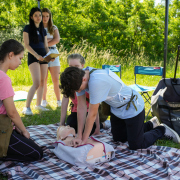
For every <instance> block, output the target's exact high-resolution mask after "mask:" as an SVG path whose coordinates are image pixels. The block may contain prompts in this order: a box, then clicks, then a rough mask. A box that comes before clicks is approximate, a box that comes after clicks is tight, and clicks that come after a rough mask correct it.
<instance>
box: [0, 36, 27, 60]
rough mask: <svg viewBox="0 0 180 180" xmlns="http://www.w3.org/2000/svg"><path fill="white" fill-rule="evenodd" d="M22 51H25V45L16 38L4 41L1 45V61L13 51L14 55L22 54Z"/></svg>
mask: <svg viewBox="0 0 180 180" xmlns="http://www.w3.org/2000/svg"><path fill="white" fill-rule="evenodd" d="M22 51H24V47H23V45H22V44H21V43H19V42H18V41H16V40H14V39H9V40H7V41H5V42H4V43H2V45H1V46H0V63H3V62H4V60H5V57H6V56H7V55H8V54H9V53H10V52H13V53H14V55H18V54H20V53H21V52H22Z"/></svg>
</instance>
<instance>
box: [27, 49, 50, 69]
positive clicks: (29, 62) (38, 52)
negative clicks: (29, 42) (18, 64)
mask: <svg viewBox="0 0 180 180" xmlns="http://www.w3.org/2000/svg"><path fill="white" fill-rule="evenodd" d="M33 50H34V51H35V52H36V53H37V54H39V55H41V56H45V55H46V50H45V48H34V49H33ZM34 62H38V63H39V64H48V62H42V61H39V60H37V59H36V58H35V57H34V56H33V55H32V54H31V53H29V52H28V66H29V65H30V64H32V63H34Z"/></svg>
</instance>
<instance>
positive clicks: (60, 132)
mask: <svg viewBox="0 0 180 180" xmlns="http://www.w3.org/2000/svg"><path fill="white" fill-rule="evenodd" d="M69 135H72V136H73V137H75V129H74V128H72V127H70V126H59V127H58V129H57V140H65V139H66V137H68V136H69Z"/></svg>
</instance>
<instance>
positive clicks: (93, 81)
mask: <svg viewBox="0 0 180 180" xmlns="http://www.w3.org/2000/svg"><path fill="white" fill-rule="evenodd" d="M92 69H94V68H91V67H87V68H86V69H85V70H89V71H91V70H92ZM85 91H87V92H89V95H90V103H91V104H98V103H101V102H102V101H105V102H106V103H107V104H109V105H110V106H111V113H113V114H114V115H115V116H117V117H119V118H121V119H127V118H132V117H135V116H137V115H138V114H139V113H140V112H141V111H142V110H143V109H144V100H143V98H142V97H141V95H140V94H139V93H138V92H136V91H134V90H133V89H131V88H130V87H128V86H126V85H125V84H124V83H123V82H122V80H121V79H120V78H119V76H117V75H116V74H115V73H113V72H112V71H111V70H109V69H98V70H95V71H94V72H93V73H91V74H90V78H89V82H88V89H85V90H83V91H81V92H80V93H76V94H77V96H81V95H83V94H84V93H85ZM132 93H133V95H137V100H136V98H135V99H134V100H133V101H134V104H135V105H136V107H137V111H136V109H135V107H134V106H133V104H132V103H131V104H130V107H129V109H128V110H126V106H127V105H124V104H126V103H127V102H129V100H130V98H131V95H132ZM122 105H124V106H122ZM120 106H122V107H121V108H118V107H120Z"/></svg>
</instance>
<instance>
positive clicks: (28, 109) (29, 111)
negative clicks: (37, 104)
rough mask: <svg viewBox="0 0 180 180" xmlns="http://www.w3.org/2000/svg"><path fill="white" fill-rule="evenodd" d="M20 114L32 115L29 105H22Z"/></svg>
mask: <svg viewBox="0 0 180 180" xmlns="http://www.w3.org/2000/svg"><path fill="white" fill-rule="evenodd" d="M22 114H24V115H33V113H32V111H31V108H30V107H24V109H23V111H22Z"/></svg>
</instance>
